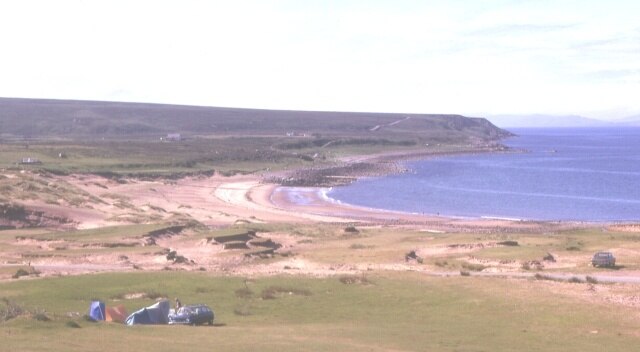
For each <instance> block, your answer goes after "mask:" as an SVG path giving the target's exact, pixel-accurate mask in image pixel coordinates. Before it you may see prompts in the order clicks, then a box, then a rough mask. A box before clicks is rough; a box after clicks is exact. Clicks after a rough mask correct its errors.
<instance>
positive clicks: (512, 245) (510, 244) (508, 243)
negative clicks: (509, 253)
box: [498, 241, 520, 247]
mask: <svg viewBox="0 0 640 352" xmlns="http://www.w3.org/2000/svg"><path fill="white" fill-rule="evenodd" d="M498 244H499V245H501V246H510V247H515V246H519V245H520V244H518V241H502V242H498Z"/></svg>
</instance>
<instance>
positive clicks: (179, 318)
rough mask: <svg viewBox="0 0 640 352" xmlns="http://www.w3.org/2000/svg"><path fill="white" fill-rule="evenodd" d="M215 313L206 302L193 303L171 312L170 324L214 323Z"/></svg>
mask: <svg viewBox="0 0 640 352" xmlns="http://www.w3.org/2000/svg"><path fill="white" fill-rule="evenodd" d="M214 317H215V316H214V313H213V310H211V308H209V307H208V306H207V305H206V304H191V305H186V306H183V307H180V308H178V311H177V312H175V313H173V314H169V324H186V325H202V324H209V325H213V319H214Z"/></svg>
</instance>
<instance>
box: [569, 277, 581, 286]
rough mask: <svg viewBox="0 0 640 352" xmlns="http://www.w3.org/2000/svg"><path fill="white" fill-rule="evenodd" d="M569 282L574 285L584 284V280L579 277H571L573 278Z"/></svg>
mask: <svg viewBox="0 0 640 352" xmlns="http://www.w3.org/2000/svg"><path fill="white" fill-rule="evenodd" d="M569 282H570V283H572V284H581V283H583V282H584V281H582V279H581V278H579V277H577V276H573V277H571V278H570V279H569Z"/></svg>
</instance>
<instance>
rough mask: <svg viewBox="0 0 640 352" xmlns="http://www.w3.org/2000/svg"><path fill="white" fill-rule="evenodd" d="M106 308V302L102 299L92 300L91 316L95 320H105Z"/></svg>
mask: <svg viewBox="0 0 640 352" xmlns="http://www.w3.org/2000/svg"><path fill="white" fill-rule="evenodd" d="M104 309H105V306H104V303H102V302H100V301H92V302H91V305H90V306H89V317H90V318H91V319H92V320H95V321H100V320H104Z"/></svg>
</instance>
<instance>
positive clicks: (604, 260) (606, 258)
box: [591, 252, 616, 267]
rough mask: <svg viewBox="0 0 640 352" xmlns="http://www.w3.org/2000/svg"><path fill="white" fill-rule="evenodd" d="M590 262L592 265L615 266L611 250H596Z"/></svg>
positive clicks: (614, 258)
mask: <svg viewBox="0 0 640 352" xmlns="http://www.w3.org/2000/svg"><path fill="white" fill-rule="evenodd" d="M591 264H592V265H593V266H606V267H614V266H616V257H614V256H613V254H612V253H611V252H598V253H596V254H594V255H593V259H591Z"/></svg>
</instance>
